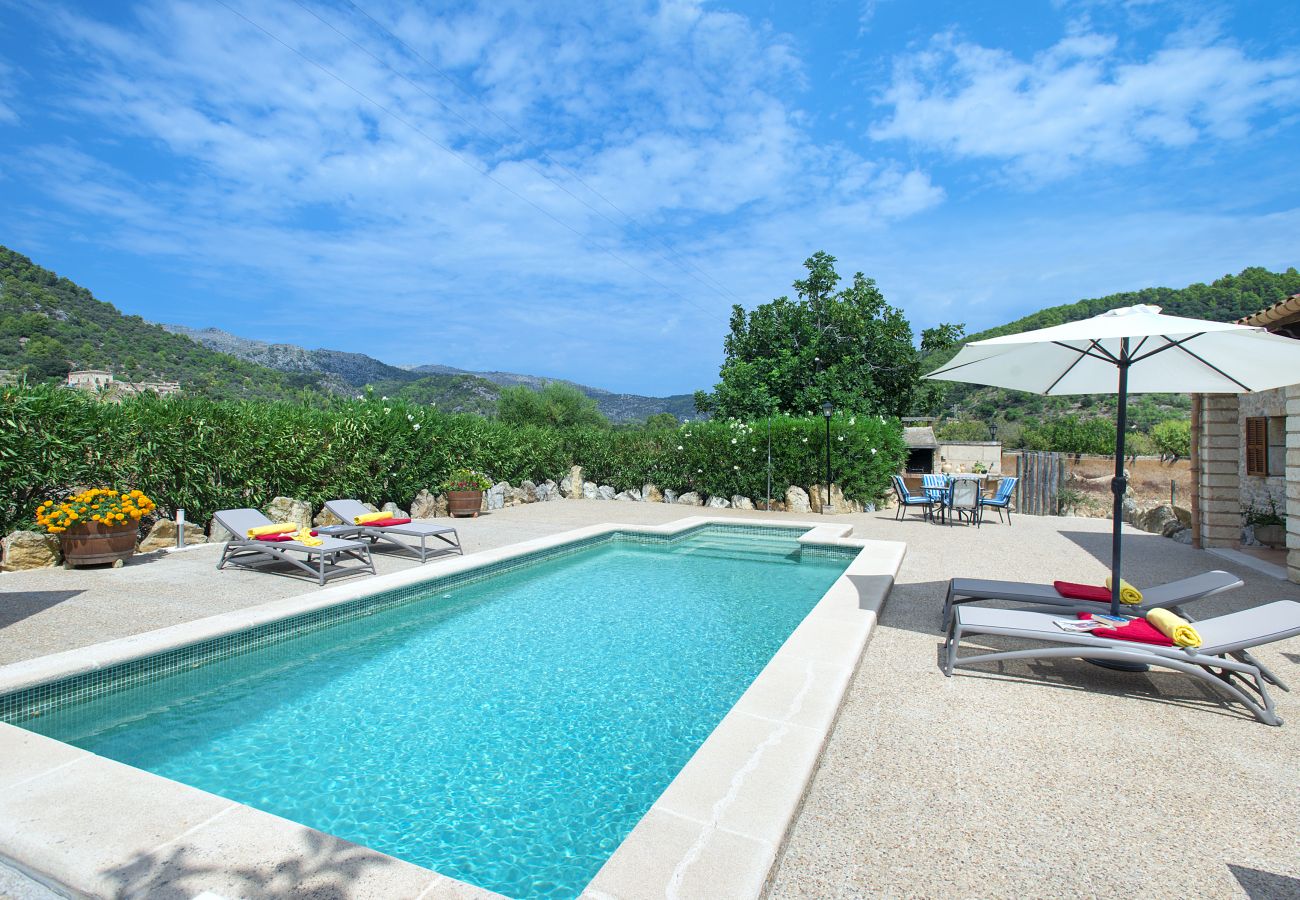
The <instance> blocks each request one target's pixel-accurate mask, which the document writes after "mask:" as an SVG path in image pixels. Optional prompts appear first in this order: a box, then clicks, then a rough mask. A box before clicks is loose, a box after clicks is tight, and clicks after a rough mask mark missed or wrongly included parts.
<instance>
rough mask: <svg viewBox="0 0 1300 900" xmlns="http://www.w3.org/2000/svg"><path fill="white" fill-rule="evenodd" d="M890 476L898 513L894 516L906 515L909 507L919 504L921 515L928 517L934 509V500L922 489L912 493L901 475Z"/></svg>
mask: <svg viewBox="0 0 1300 900" xmlns="http://www.w3.org/2000/svg"><path fill="white" fill-rule="evenodd" d="M890 477H891V478H892V479H893V480H894V493H896V494H897V495H898V515H896V516H895V517H894V518H895V519H902V518H903V517H904V516H906V515H907V510H908V508H909V507H916V506H919V507H921V510H922V514H923V517H924V518H926V519H929V518H930V513H931V512H933V511H934V503H935V501H934V500H931V499H930V497H929V496H928V495H927V494H926V493H925V492H924V491H923V492H921V493H919V494H913V493H912V492H911V491H910V490H908V488H907V482H905V481H903V477H902V476H901V475H891V476H890Z"/></svg>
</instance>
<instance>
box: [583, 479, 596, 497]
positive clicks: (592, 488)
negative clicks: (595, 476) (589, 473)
mask: <svg viewBox="0 0 1300 900" xmlns="http://www.w3.org/2000/svg"><path fill="white" fill-rule="evenodd" d="M599 496H600V487H599V485H597V484H596V482H594V481H584V482H583V483H582V499H584V500H595V499H596V498H597V497H599Z"/></svg>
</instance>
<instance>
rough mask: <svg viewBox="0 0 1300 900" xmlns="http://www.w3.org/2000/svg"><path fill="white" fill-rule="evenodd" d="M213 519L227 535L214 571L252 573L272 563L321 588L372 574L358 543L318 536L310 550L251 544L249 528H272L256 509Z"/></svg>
mask: <svg viewBox="0 0 1300 900" xmlns="http://www.w3.org/2000/svg"><path fill="white" fill-rule="evenodd" d="M216 519H217V522H218V523H219V524H220V525H221V527H222V528H224V529H226V530H227V531H229V532H230V534H231V538H230V540H229V541H227V542H226V546H225V547H223V548H222V550H221V559H220V560H219V561H218V562H217V568H218V569H224V568H225V567H226V566H227V565H233V566H243V567H244V568H249V569H255V568H260V567H262V566H267V565H271V564H273V563H288V564H289V565H291V566H293V567H294V568H297V569H301V570H302V571H304V572H306V573H308V574H309V575H311V576H312V577H314V578H315V579H316V580H317V581H319V582H320V583H321V584H324V583H325V582H326V581H329V580H330V579H331V578H338V577H340V576H343V575H354V574H359V573H369V574H371V575H374V574H375V563H374V561H373V560H372V559H371V558H370V547H369V546H368V545H366V544H364V543H362V542H361V541H349V540H341V539H339V538H334V537H328V536H326V535H321V536H320V541H321V544H320V546H319V547H313V546H310V545H308V544H300V543H298V542H297V541H259V540H253V539H250V538H249V537H248V531H249V529H250V528H259V527H261V526H263V525H273V524H275V523H273V522H272V521H271V520H270V519H268V518H267V517H266V516H265V515H264V514H263V513H262V512H261V511H260V510H256V509H223V510H221V511H220V512H219V513H217V515H216Z"/></svg>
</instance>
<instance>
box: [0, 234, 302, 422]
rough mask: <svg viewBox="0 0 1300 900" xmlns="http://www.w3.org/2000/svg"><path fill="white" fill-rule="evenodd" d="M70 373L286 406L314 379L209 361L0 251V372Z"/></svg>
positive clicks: (208, 355) (218, 358) (227, 359)
mask: <svg viewBox="0 0 1300 900" xmlns="http://www.w3.org/2000/svg"><path fill="white" fill-rule="evenodd" d="M70 368H78V369H87V368H89V369H108V370H110V371H112V372H114V373H115V374H116V375H117V376H119V377H122V378H126V379H128V380H131V381H155V380H156V381H179V382H180V383H181V385H182V386H183V387H184V389H185V390H186V391H188V392H190V393H199V394H204V395H207V396H213V397H265V398H271V397H275V398H287V397H291V396H294V395H295V394H298V393H300V392H302V391H304V390H306V391H311V392H314V391H316V390H317V389H318V388H319V387H320V377H319V376H318V375H317V374H315V373H309V372H304V373H298V374H289V373H285V372H277V371H275V370H273V369H268V368H266V367H265V366H259V365H254V364H252V363H248V362H244V361H242V360H239V359H236V358H235V357H233V356H229V355H227V354H225V353H217V352H215V351H212V350H208V349H205V348H204V347H201V346H199V345H198V344H195V343H194V342H193V341H190V340H189V339H187V338H184V337H182V336H180V335H175V334H169V333H168V332H167V331H166V330H165V329H163V328H161V327H159V326H157V325H151V324H150V323H148V322H146V321H145V320H144V319H142V318H140V317H139V316H128V315H123V314H122V313H121V312H120V311H119V310H118V309H117V308H116V307H115V306H113V305H112V304H111V303H105V302H103V301H102V300H96V299H95V297H94V295H93V294H91V292H90V291H88V290H86V289H85V288H83V287H81V286H80V285H77V284H75V283H73V282H71V281H69V280H68V279H66V278H60V277H59V276H58V275H56V274H55V273H54V272H51V271H49V270H48V269H43V268H41V267H40V266H38V265H36V264H35V263H33V262H32V261H31V260H30V259H28V258H27V257H25V256H23V255H22V254H20V253H15V252H14V251H12V250H10V249H8V248H7V247H0V369H8V370H10V371H12V372H15V373H18V374H25V375H26V376H27V377H28V378H29V379H30V380H33V381H48V380H56V379H58V380H61V379H63V378H64V377H65V376H66V375H67V373H68V370H69V369H70Z"/></svg>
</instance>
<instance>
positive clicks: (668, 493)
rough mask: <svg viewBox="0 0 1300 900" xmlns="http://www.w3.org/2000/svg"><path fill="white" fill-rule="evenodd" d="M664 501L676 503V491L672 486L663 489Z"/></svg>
mask: <svg viewBox="0 0 1300 900" xmlns="http://www.w3.org/2000/svg"><path fill="white" fill-rule="evenodd" d="M664 502H665V503H676V502H677V492H676V491H674V490H673V489H672V488H668V489H667V490H665V491H664Z"/></svg>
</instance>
